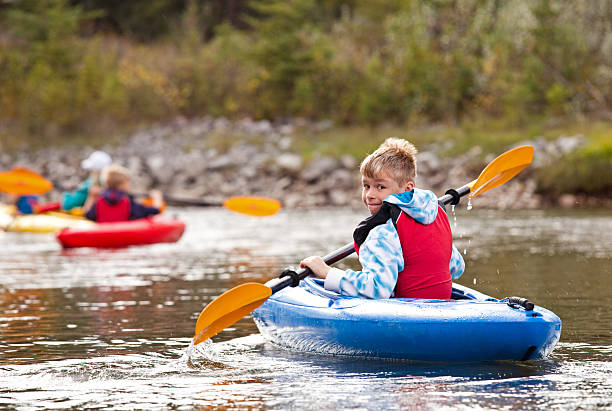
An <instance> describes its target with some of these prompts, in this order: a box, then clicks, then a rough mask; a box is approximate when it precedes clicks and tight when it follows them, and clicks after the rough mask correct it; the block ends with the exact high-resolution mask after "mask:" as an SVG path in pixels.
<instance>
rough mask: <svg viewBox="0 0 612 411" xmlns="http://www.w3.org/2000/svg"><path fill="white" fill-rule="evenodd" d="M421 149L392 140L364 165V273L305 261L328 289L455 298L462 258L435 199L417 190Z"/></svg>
mask: <svg viewBox="0 0 612 411" xmlns="http://www.w3.org/2000/svg"><path fill="white" fill-rule="evenodd" d="M416 153H417V150H416V148H415V147H414V146H413V145H412V144H411V143H409V142H408V141H406V140H402V139H397V138H389V139H387V140H386V141H385V142H384V143H383V144H381V146H380V147H379V148H378V149H377V150H376V151H374V153H372V154H370V155H369V156H367V157H366V158H365V159H364V160H363V162H362V163H361V167H360V172H361V179H362V183H363V192H362V199H363V202H364V204H365V205H366V206H367V207H368V210H369V211H370V214H371V216H370V217H368V218H367V219H365V220H364V221H362V222H361V223H360V224H359V226H358V227H357V229H355V232H354V233H353V239H354V240H355V249H356V250H357V253H358V254H359V262H360V263H361V266H362V271H353V270H350V269H347V270H340V269H338V268H332V267H330V266H328V265H327V264H326V263H325V262H324V261H323V259H322V258H321V257H318V256H312V257H308V258H306V259H304V260H303V261H302V262H301V263H300V266H301V267H308V268H310V270H312V272H313V273H314V275H315V276H316V277H319V278H324V279H325V288H326V289H328V290H332V291H335V292H338V293H340V294H343V295H350V296H359V297H365V298H389V297H398V298H431V299H447V298H450V295H451V291H452V279H456V278H459V276H461V274H463V270H464V268H465V263H464V261H463V257H462V256H461V254H460V253H459V252H458V251H457V249H456V248H455V246H453V243H452V241H453V240H452V233H451V229H450V224H449V222H448V218H447V216H446V213H445V212H444V210H443V209H442V207H440V205H439V204H438V200H437V198H436V196H435V195H434V193H432V192H431V191H428V190H421V189H418V188H415V187H414V184H415V179H416V168H417V167H416Z"/></svg>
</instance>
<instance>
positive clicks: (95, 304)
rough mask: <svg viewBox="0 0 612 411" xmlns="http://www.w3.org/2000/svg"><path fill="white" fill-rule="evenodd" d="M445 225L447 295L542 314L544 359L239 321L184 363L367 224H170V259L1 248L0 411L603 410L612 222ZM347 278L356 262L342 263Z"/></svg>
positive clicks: (354, 219)
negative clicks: (320, 350)
mask: <svg viewBox="0 0 612 411" xmlns="http://www.w3.org/2000/svg"><path fill="white" fill-rule="evenodd" d="M475 206H476V207H475V208H474V209H473V210H471V211H467V210H466V209H465V208H462V209H458V210H457V211H456V215H451V217H450V220H451V226H452V227H453V232H454V236H455V243H456V245H457V246H458V248H459V249H460V250H461V251H462V252H463V253H464V257H465V260H466V263H467V266H468V269H467V270H466V273H465V274H464V275H463V277H462V278H461V279H460V280H459V281H458V282H459V283H461V284H465V285H467V286H469V287H472V288H475V289H477V290H479V291H481V292H484V293H486V294H489V295H492V296H494V297H497V298H502V297H507V296H510V295H518V296H523V297H527V298H529V299H530V300H532V301H533V302H535V303H536V304H538V305H541V306H544V307H546V308H548V309H550V310H552V311H554V312H555V313H556V314H557V315H559V317H561V319H562V321H563V331H562V335H561V341H560V343H559V344H558V345H557V347H556V349H555V350H554V351H553V353H552V354H551V355H550V357H549V358H548V359H546V360H543V361H530V362H523V363H521V362H491V363H471V364H452V363H448V364H447V363H442V364H441V363H434V364H432V363H416V362H393V361H383V360H372V359H359V358H346V357H330V356H320V355H314V354H303V353H293V352H290V351H287V350H284V349H281V348H278V347H275V346H273V345H272V344H270V343H266V342H265V341H264V340H263V339H262V337H261V336H260V335H259V333H258V332H257V328H256V327H255V325H254V323H253V321H252V319H251V318H250V317H247V318H245V319H243V320H241V321H239V322H238V323H237V324H236V325H235V326H233V327H232V328H230V329H227V330H225V331H223V332H222V333H220V334H219V335H218V336H216V337H215V338H214V339H213V340H214V343H208V342H206V343H203V344H200V345H198V346H197V348H193V347H190V340H191V337H192V336H193V330H194V326H195V321H196V319H197V316H198V314H199V313H200V311H201V310H202V308H203V307H204V306H205V305H206V304H207V303H208V302H209V301H211V300H212V299H213V298H214V297H215V296H217V295H219V294H221V293H222V292H223V291H225V290H228V289H230V288H232V287H234V286H236V285H238V284H241V283H243V282H247V281H258V282H264V281H266V280H268V279H270V278H272V277H274V276H276V275H278V273H280V271H281V270H282V268H283V267H285V266H288V265H295V264H296V263H297V262H298V261H299V260H300V259H301V258H303V257H305V256H308V255H312V254H326V253H328V252H329V251H332V250H334V249H336V248H338V247H340V246H342V245H344V244H346V243H347V242H348V241H350V239H351V233H352V229H353V228H354V226H355V225H356V224H357V223H358V222H359V220H361V219H362V218H363V217H365V215H364V212H358V211H351V210H344V209H323V210H313V211H281V212H280V213H279V214H278V215H276V216H273V217H268V218H264V219H258V218H252V217H247V216H242V215H238V214H234V213H231V212H230V211H227V210H224V209H196V208H191V209H170V210H169V212H170V213H172V214H177V215H178V216H179V217H180V218H182V219H183V220H184V221H185V222H186V223H187V231H186V233H185V235H184V236H183V238H182V239H181V240H180V241H179V242H178V243H175V244H160V245H154V246H147V247H132V248H127V249H121V250H95V249H77V250H62V249H61V248H60V247H59V245H58V244H57V243H56V242H55V239H54V237H53V235H48V234H25V233H0V353H1V356H0V407H1V408H13V409H14V408H17V409H39V408H40V409H43V408H44V409H54V408H58V409H66V408H78V409H83V408H113V409H167V408H172V409H193V408H202V409H209V408H223V409H224V408H241V409H244V408H248V409H347V408H350V409H432V410H433V409H435V410H437V409H445V408H446V409H475V408H476V409H500V408H502V409H511V410H514V409H571V410H574V409H612V327H611V324H612V309H611V307H612V294H611V291H612V286H611V283H612V252H611V249H612V211H610V210H588V211H587V210H574V211H554V210H549V211H486V210H479V209H478V207H477V206H478V204H477V203H476V204H475ZM338 266H340V267H347V266H349V267H352V268H356V267H357V266H358V262H357V260H356V258H354V257H350V258H347V259H346V260H345V261H342V262H340V263H338Z"/></svg>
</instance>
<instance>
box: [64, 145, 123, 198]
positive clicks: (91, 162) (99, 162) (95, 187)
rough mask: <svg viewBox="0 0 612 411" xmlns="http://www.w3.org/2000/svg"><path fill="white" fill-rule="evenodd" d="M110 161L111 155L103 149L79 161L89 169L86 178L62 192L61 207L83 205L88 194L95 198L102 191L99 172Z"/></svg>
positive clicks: (84, 167)
mask: <svg viewBox="0 0 612 411" xmlns="http://www.w3.org/2000/svg"><path fill="white" fill-rule="evenodd" d="M111 163H112V159H111V156H109V155H108V154H107V153H106V152H104V151H94V152H93V153H91V154H90V155H89V157H87V158H86V159H85V160H83V161H82V162H81V167H82V168H83V169H84V170H88V171H89V176H88V177H87V180H85V181H84V182H82V183H81V185H80V186H79V188H78V189H76V190H75V191H65V192H64V193H62V201H61V205H62V209H63V210H72V209H73V208H77V207H83V205H84V204H85V201H86V200H87V197H88V196H90V195H91V196H92V197H93V198H96V197H97V196H98V195H99V194H100V192H101V191H102V182H101V181H100V173H101V172H102V169H104V167H106V166H108V165H110V164H111Z"/></svg>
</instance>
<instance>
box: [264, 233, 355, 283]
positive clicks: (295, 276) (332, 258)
mask: <svg viewBox="0 0 612 411" xmlns="http://www.w3.org/2000/svg"><path fill="white" fill-rule="evenodd" d="M354 252H355V245H354V244H353V243H348V244H347V245H345V246H344V247H342V248H339V249H337V250H336V251H333V252H331V253H329V254H327V255H326V256H325V257H323V261H325V263H326V264H328V265H330V264H333V263H335V262H338V261H340V260H342V259H343V258H344V257H347V256H349V255H351V254H353V253H354ZM309 275H312V271H310V269H309V268H300V269H299V270H297V271H293V270H290V269H288V270H285V271H283V274H281V277H279V278H275V279H273V280H270V281H268V282H267V283H266V285H267V286H268V287H270V288H271V289H272V294H274V293H275V292H277V291H279V290H282V289H283V288H285V287H288V286H290V285H293V286H294V287H295V286H296V285H297V284H298V283H299V282H300V281H301V280H303V279H304V278H306V277H308V276H309Z"/></svg>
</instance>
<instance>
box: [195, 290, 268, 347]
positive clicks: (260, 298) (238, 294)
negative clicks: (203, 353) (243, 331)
mask: <svg viewBox="0 0 612 411" xmlns="http://www.w3.org/2000/svg"><path fill="white" fill-rule="evenodd" d="M271 295H272V289H271V288H270V287H268V286H265V285H263V284H259V283H245V284H241V285H239V286H237V287H234V288H232V289H231V290H228V291H226V292H224V293H223V294H221V295H220V296H219V297H217V298H215V299H214V300H213V301H212V302H211V303H210V304H208V305H207V306H206V307H205V308H204V309H203V310H202V312H201V313H200V316H199V317H198V321H197V322H196V327H195V335H194V337H193V344H194V345H197V344H199V343H201V342H202V341H206V340H207V339H209V338H211V337H212V336H214V335H216V334H217V333H218V332H220V331H223V330H224V329H225V328H227V327H229V326H230V325H232V324H234V323H236V322H237V321H238V320H240V319H241V318H242V317H244V316H245V315H247V314H249V313H250V312H252V311H253V310H255V309H256V308H257V307H259V306H260V305H262V304H263V303H264V302H265V301H266V300H267V299H268V297H270V296H271Z"/></svg>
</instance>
